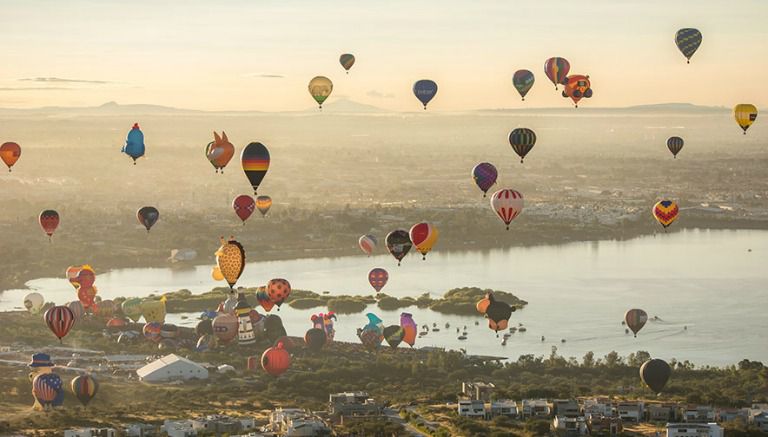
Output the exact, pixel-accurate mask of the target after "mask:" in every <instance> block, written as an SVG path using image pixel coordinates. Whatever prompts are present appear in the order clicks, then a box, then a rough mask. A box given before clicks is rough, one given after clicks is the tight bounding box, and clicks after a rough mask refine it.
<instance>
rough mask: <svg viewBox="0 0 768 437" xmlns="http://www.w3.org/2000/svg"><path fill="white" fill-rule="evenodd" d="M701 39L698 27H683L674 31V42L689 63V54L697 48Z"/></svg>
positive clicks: (691, 54)
mask: <svg viewBox="0 0 768 437" xmlns="http://www.w3.org/2000/svg"><path fill="white" fill-rule="evenodd" d="M701 40H702V37H701V32H699V30H698V29H692V28H685V29H680V30H678V31H677V33H675V44H676V45H677V48H678V50H680V53H682V54H683V56H685V59H687V60H688V63H689V64H690V63H691V56H693V54H694V53H696V50H698V49H699V46H700V45H701Z"/></svg>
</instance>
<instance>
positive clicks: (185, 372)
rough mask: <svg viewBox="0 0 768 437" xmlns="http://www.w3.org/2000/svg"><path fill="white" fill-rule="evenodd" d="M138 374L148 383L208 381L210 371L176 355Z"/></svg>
mask: <svg viewBox="0 0 768 437" xmlns="http://www.w3.org/2000/svg"><path fill="white" fill-rule="evenodd" d="M136 374H137V375H138V376H139V378H140V379H141V380H142V381H146V382H165V381H174V380H187V379H208V370H207V369H206V368H205V367H203V366H201V365H200V364H197V363H195V362H194V361H191V360H188V359H186V358H184V357H180V356H178V355H176V354H170V355H166V356H164V357H162V358H160V359H158V360H155V361H153V362H151V363H149V364H147V365H146V366H144V367H142V368H141V369H139V370H137V371H136Z"/></svg>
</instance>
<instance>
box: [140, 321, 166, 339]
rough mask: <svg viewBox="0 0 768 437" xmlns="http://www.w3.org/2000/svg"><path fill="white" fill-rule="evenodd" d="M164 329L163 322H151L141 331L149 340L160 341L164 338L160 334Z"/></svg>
mask: <svg viewBox="0 0 768 437" xmlns="http://www.w3.org/2000/svg"><path fill="white" fill-rule="evenodd" d="M162 330H163V325H162V323H158V322H149V323H146V324H144V328H142V330H141V332H142V333H143V334H144V338H146V339H147V340H149V341H152V342H155V343H158V342H160V340H161V339H162V337H161V336H160V332H162Z"/></svg>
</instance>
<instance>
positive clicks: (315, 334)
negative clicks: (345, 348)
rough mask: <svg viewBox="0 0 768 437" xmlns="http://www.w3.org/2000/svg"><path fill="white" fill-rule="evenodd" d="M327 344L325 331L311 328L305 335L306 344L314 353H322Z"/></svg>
mask: <svg viewBox="0 0 768 437" xmlns="http://www.w3.org/2000/svg"><path fill="white" fill-rule="evenodd" d="M325 343H326V338H325V331H324V330H323V329H321V328H311V329H309V330H308V331H307V332H306V334H304V344H306V345H307V349H309V350H310V351H312V352H320V350H321V349H322V348H323V346H325Z"/></svg>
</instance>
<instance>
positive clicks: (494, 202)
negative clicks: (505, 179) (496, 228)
mask: <svg viewBox="0 0 768 437" xmlns="http://www.w3.org/2000/svg"><path fill="white" fill-rule="evenodd" d="M523 204H524V203H523V195H522V193H520V192H519V191H515V190H511V189H508V188H505V189H501V190H499V191H497V192H495V193H493V196H491V208H493V211H494V212H496V215H498V216H499V218H500V219H501V221H503V222H504V224H505V225H507V230H509V224H510V223H512V220H514V219H515V217H517V216H518V215H520V213H521V212H522V211H523Z"/></svg>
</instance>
